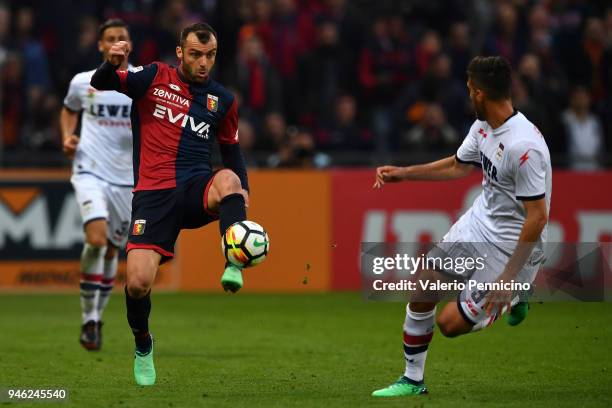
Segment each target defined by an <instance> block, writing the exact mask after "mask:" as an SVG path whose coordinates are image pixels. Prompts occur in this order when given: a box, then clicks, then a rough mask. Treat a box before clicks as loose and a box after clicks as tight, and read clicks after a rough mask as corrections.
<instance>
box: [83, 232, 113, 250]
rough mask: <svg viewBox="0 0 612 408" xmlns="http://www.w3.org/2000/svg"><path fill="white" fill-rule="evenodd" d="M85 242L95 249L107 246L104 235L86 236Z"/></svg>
mask: <svg viewBox="0 0 612 408" xmlns="http://www.w3.org/2000/svg"><path fill="white" fill-rule="evenodd" d="M86 241H87V243H88V244H89V245H91V246H92V247H96V248H102V247H105V246H106V245H107V244H108V240H107V239H106V235H104V234H91V235H88V236H87V238H86Z"/></svg>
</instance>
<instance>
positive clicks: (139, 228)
mask: <svg viewBox="0 0 612 408" xmlns="http://www.w3.org/2000/svg"><path fill="white" fill-rule="evenodd" d="M146 225H147V220H136V221H134V228H133V229H132V235H142V234H144V232H145V226H146Z"/></svg>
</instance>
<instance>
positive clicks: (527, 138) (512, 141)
mask: <svg viewBox="0 0 612 408" xmlns="http://www.w3.org/2000/svg"><path fill="white" fill-rule="evenodd" d="M511 75H512V74H511V67H510V64H509V63H508V62H507V61H506V60H505V59H503V58H501V57H476V58H474V59H473V60H472V61H471V63H470V65H469V67H468V84H467V85H468V89H469V93H470V99H471V100H472V103H473V105H474V109H475V111H476V117H477V120H476V121H475V122H474V124H473V125H472V127H471V129H470V131H469V133H468V135H467V137H466V138H465V140H464V141H463V144H462V145H461V147H459V150H457V154H456V155H454V156H451V157H447V158H445V159H442V160H439V161H436V162H432V163H428V164H424V165H417V166H409V167H394V166H383V167H379V168H378V169H376V182H375V184H374V187H376V188H381V187H382V186H383V185H384V184H385V183H387V182H398V181H403V180H451V179H455V178H459V177H463V176H466V175H467V174H469V173H470V171H471V165H476V166H478V167H482V171H483V182H482V186H483V190H482V193H481V194H480V195H479V196H478V197H477V198H476V200H475V201H474V204H473V205H472V207H471V208H470V209H469V210H468V211H467V212H466V213H465V214H464V215H463V216H462V217H461V218H460V219H459V220H458V221H457V222H456V223H455V224H454V225H453V226H452V227H451V229H450V231H449V232H448V233H447V234H446V235H445V236H444V238H443V240H442V242H441V243H440V244H438V245H436V247H434V249H432V251H431V252H430V254H428V256H446V257H451V258H458V257H466V256H470V257H473V258H475V257H483V256H484V259H486V267H485V269H484V270H482V271H481V270H473V271H470V272H469V273H467V274H466V273H464V274H463V275H462V276H459V275H458V274H455V272H454V271H448V270H445V271H434V270H423V271H421V272H420V273H421V275H420V279H431V280H433V279H440V280H442V279H443V276H449V275H450V276H451V277H453V274H454V277H455V278H464V279H465V277H466V275H467V277H469V278H470V279H472V280H475V281H479V282H495V281H497V282H500V281H503V282H510V281H511V280H513V279H514V280H517V281H521V282H533V280H534V279H535V275H536V273H537V271H538V268H539V265H540V264H541V262H542V261H543V259H544V255H543V244H544V243H545V242H546V225H547V222H548V212H549V208H550V196H551V187H552V171H551V165H550V155H549V152H548V147H547V146H546V142H545V141H544V138H543V136H542V134H541V133H540V132H539V131H538V129H537V128H536V127H535V126H534V125H533V124H532V123H531V122H529V120H527V118H526V117H525V116H524V115H523V114H522V113H520V112H517V111H516V110H514V109H513V107H512V101H511V99H510V88H511V82H512V77H511ZM484 251H487V252H488V254H486V256H485V253H483V252H484ZM513 296H514V294H513V292H512V291H508V290H500V291H491V292H488V293H483V292H482V291H480V292H479V291H477V290H475V289H473V290H468V289H467V288H466V289H465V290H464V291H462V292H461V293H460V294H459V296H458V297H457V302H449V303H448V304H447V305H446V306H445V307H444V309H443V310H442V311H441V313H440V314H439V315H438V317H437V319H436V318H435V312H436V303H437V302H436V300H435V298H432V297H431V296H430V297H427V296H421V297H418V300H417V301H411V302H410V303H409V304H408V305H407V307H406V319H405V322H404V327H403V328H404V357H405V360H406V371H405V373H404V375H403V376H401V377H400V378H399V380H397V381H396V382H395V383H393V384H391V385H390V386H388V387H386V388H383V389H380V390H377V391H374V393H373V394H372V395H373V396H376V397H394V396H404V395H415V394H424V393H426V392H427V388H426V387H425V384H424V382H423V373H424V369H425V358H426V356H427V349H428V345H429V343H430V341H431V339H432V336H433V329H434V323H437V325H438V327H439V328H440V331H441V333H442V334H443V335H445V336H447V337H454V336H458V335H462V334H466V333H470V332H472V331H476V330H480V329H482V328H485V327H487V326H489V325H491V324H492V323H493V322H494V321H495V320H496V319H497V318H498V317H499V316H501V314H502V313H503V312H504V311H507V310H510V313H509V319H508V322H509V323H510V324H512V325H515V324H518V323H520V322H521V321H522V320H523V319H524V318H525V316H526V313H527V304H526V303H524V302H520V303H516V298H515V299H514V303H512V304H513V306H511V301H512V300H513Z"/></svg>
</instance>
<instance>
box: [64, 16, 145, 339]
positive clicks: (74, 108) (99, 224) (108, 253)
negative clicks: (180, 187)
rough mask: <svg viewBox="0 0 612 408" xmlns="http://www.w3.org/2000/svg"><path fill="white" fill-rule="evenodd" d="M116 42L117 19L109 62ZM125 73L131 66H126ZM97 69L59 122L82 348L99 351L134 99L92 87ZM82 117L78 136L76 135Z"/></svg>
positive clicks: (76, 86) (102, 45)
mask: <svg viewBox="0 0 612 408" xmlns="http://www.w3.org/2000/svg"><path fill="white" fill-rule="evenodd" d="M117 41H129V33H128V29H127V25H126V24H125V23H124V22H123V21H121V20H117V19H113V20H108V21H106V22H105V23H104V24H102V26H101V27H100V39H99V41H98V48H99V50H100V52H101V53H102V54H103V56H104V58H106V54H107V53H108V50H109V49H110V47H111V46H112V45H113V44H114V43H115V42H117ZM122 68H123V69H127V65H126V66H124V67H122ZM94 72H95V70H92V71H88V72H82V73H80V74H77V75H76V76H75V77H74V78H73V79H72V81H71V82H70V87H69V89H68V93H67V95H66V97H65V99H64V108H63V109H62V113H61V117H60V124H61V128H62V135H63V141H64V143H63V146H64V152H65V153H66V154H67V155H68V157H70V158H74V160H73V166H72V178H71V182H72V185H73V186H74V190H75V193H76V199H77V201H78V205H79V208H80V211H81V216H82V219H83V225H84V229H85V244H84V248H83V252H82V254H81V280H80V289H81V314H82V326H81V336H80V342H81V345H82V346H83V347H84V348H86V349H87V350H99V349H100V347H101V326H102V323H101V320H102V313H103V311H104V308H105V307H106V305H107V303H108V299H109V296H110V294H111V291H112V288H113V283H114V279H115V275H116V273H117V257H118V248H119V247H120V246H121V245H122V244H123V243H124V241H125V239H126V237H127V233H128V226H129V223H130V216H131V208H132V188H133V184H134V176H133V171H132V131H131V122H130V109H131V99H129V98H128V97H127V96H125V95H123V94H121V93H118V92H114V91H98V90H96V89H94V88H92V87H91V86H90V85H89V82H90V80H91V77H92V75H93V73H94ZM79 115H80V117H81V132H80V137H79V136H76V135H75V134H74V133H75V130H76V127H77V123H78V119H79Z"/></svg>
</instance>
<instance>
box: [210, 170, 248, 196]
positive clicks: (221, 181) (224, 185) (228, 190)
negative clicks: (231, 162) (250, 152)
mask: <svg viewBox="0 0 612 408" xmlns="http://www.w3.org/2000/svg"><path fill="white" fill-rule="evenodd" d="M214 183H215V187H216V188H217V190H218V191H219V198H220V199H222V198H223V197H225V196H227V195H230V194H233V193H239V192H240V191H241V190H242V184H241V183H240V178H238V176H237V175H236V173H234V172H233V171H231V170H227V169H224V170H221V171H220V172H219V173H217V175H216V176H215V181H214Z"/></svg>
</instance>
